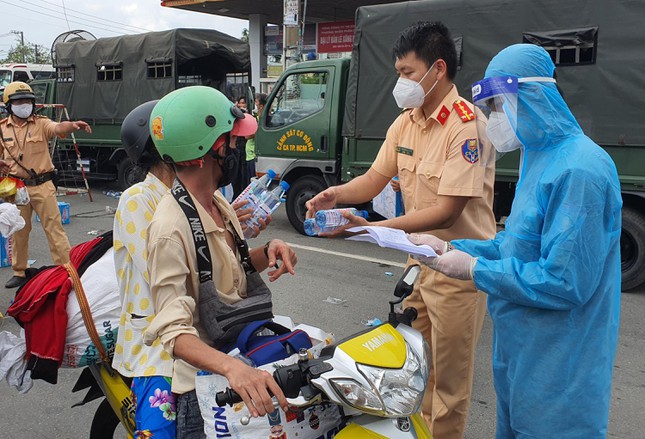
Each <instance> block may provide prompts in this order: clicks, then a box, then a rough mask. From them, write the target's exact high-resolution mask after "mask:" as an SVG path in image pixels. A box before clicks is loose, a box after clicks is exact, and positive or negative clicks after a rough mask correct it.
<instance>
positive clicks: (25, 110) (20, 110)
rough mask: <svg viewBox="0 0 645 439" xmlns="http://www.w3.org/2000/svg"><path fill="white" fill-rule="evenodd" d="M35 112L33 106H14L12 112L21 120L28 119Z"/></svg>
mask: <svg viewBox="0 0 645 439" xmlns="http://www.w3.org/2000/svg"><path fill="white" fill-rule="evenodd" d="M33 111H34V105H33V104H20V105H12V106H11V112H12V113H13V114H15V115H16V116H18V117H19V118H21V119H27V118H28V117H29V116H31V113H32V112H33Z"/></svg>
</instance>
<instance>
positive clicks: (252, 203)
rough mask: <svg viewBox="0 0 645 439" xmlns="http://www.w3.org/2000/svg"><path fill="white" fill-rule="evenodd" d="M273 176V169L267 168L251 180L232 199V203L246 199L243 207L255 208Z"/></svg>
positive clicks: (274, 174)
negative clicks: (259, 175) (261, 174)
mask: <svg viewBox="0 0 645 439" xmlns="http://www.w3.org/2000/svg"><path fill="white" fill-rule="evenodd" d="M275 176H276V173H275V172H274V171H273V169H269V170H268V171H267V173H266V174H264V175H263V176H262V177H260V178H255V179H253V180H251V183H249V185H248V186H247V187H246V188H245V189H244V190H243V191H242V193H241V194H240V195H238V196H237V198H236V199H235V200H233V203H232V204H235V203H237V202H239V201H246V206H245V207H247V208H255V207H256V206H257V205H258V203H259V202H260V200H261V199H262V197H263V196H264V194H265V193H266V192H267V190H268V187H269V183H271V180H273V179H274V178H275Z"/></svg>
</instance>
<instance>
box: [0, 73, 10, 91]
mask: <svg viewBox="0 0 645 439" xmlns="http://www.w3.org/2000/svg"><path fill="white" fill-rule="evenodd" d="M11 79H12V78H11V70H0V87H6V86H7V85H9V83H10V82H11Z"/></svg>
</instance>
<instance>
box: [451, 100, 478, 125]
mask: <svg viewBox="0 0 645 439" xmlns="http://www.w3.org/2000/svg"><path fill="white" fill-rule="evenodd" d="M452 106H453V108H454V109H455V111H456V112H457V115H458V116H459V118H460V119H461V121H462V122H464V123H466V122H470V121H471V120H475V113H473V112H472V110H471V109H470V107H469V106H468V104H467V103H466V102H464V101H462V100H461V99H457V100H456V101H455V103H454V104H452Z"/></svg>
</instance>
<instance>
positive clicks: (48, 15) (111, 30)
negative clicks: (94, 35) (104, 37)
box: [0, 0, 122, 35]
mask: <svg viewBox="0 0 645 439" xmlns="http://www.w3.org/2000/svg"><path fill="white" fill-rule="evenodd" d="M0 2H2V3H7V4H9V5H11V6H15V7H17V8H20V9H21V10H26V11H31V12H35V13H36V14H40V15H45V16H47V17H52V18H55V19H57V20H64V18H61V17H57V16H56V15H51V14H47V13H45V12H42V11H36V10H34V9H29V8H28V7H26V6H24V5H18V4H15V3H11V2H9V1H7V0H0ZM2 13H3V14H4V11H3V12H2ZM70 21H71V22H72V23H77V24H80V25H82V26H85V25H87V23H83V22H79V21H75V20H70ZM92 26H93V27H95V28H97V29H100V30H104V31H106V32H112V33H114V34H117V35H120V34H121V33H122V32H117V31H115V30H114V29H108V28H104V27H100V26H96V25H92Z"/></svg>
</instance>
